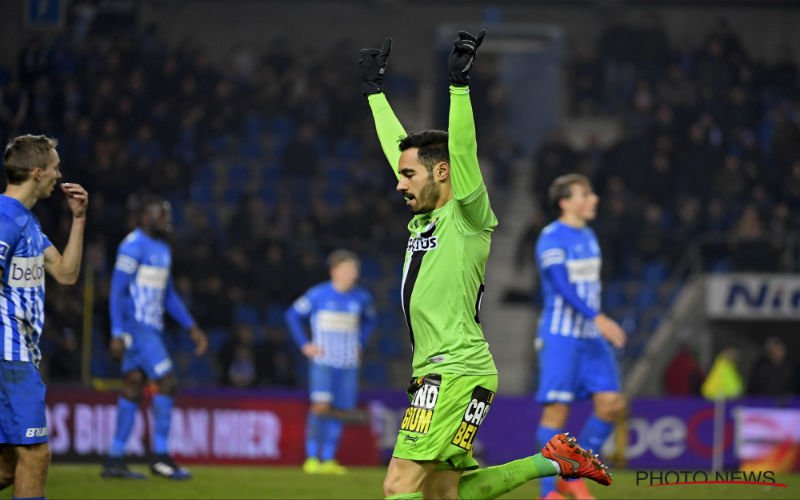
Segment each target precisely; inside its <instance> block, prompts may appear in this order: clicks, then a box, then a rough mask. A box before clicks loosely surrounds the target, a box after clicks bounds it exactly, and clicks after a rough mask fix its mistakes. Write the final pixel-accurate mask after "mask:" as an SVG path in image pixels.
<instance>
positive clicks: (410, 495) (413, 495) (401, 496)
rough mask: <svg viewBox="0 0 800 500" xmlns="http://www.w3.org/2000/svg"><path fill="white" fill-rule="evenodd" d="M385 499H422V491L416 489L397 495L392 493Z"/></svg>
mask: <svg viewBox="0 0 800 500" xmlns="http://www.w3.org/2000/svg"><path fill="white" fill-rule="evenodd" d="M385 498H386V500H422V499H423V496H422V492H421V491H418V492H416V493H400V494H399V495H392V496H390V497H385Z"/></svg>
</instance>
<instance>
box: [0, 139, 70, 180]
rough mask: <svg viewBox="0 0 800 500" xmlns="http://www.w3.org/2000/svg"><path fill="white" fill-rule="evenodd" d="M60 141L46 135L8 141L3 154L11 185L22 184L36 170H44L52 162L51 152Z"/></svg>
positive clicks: (4, 165) (4, 166) (7, 176)
mask: <svg viewBox="0 0 800 500" xmlns="http://www.w3.org/2000/svg"><path fill="white" fill-rule="evenodd" d="M56 146H58V141H57V140H55V139H53V138H50V137H47V136H45V135H30V134H27V135H21V136H19V137H15V138H13V139H11V140H10V141H8V144H7V145H6V150H5V153H4V154H3V168H4V169H5V172H6V178H7V179H8V183H9V184H22V183H23V182H25V181H26V180H28V177H30V175H31V171H32V170H33V169H34V168H37V167H38V168H41V169H44V168H45V167H47V163H48V162H49V161H50V150H51V149H55V148H56Z"/></svg>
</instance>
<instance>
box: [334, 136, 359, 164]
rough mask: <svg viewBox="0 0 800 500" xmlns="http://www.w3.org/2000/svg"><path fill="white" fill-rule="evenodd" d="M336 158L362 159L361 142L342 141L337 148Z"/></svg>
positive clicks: (347, 139) (349, 139)
mask: <svg viewBox="0 0 800 500" xmlns="http://www.w3.org/2000/svg"><path fill="white" fill-rule="evenodd" d="M335 153H336V157H337V158H339V159H340V160H345V161H353V160H360V159H361V142H359V141H358V140H356V139H353V138H345V139H340V140H339V141H338V142H337V143H336V146H335Z"/></svg>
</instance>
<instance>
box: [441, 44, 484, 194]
mask: <svg viewBox="0 0 800 500" xmlns="http://www.w3.org/2000/svg"><path fill="white" fill-rule="evenodd" d="M485 35H486V31H484V30H481V31H480V32H479V33H478V35H477V36H473V35H471V34H469V33H467V32H466V31H459V32H458V38H457V39H456V40H455V42H453V50H452V51H451V52H450V57H449V60H448V79H449V80H450V117H449V121H448V131H447V132H448V144H447V147H448V150H449V152H450V169H451V170H450V176H451V182H452V185H453V197H454V198H455V199H456V200H459V201H461V200H464V199H465V198H467V197H469V196H470V195H472V194H473V193H474V192H475V190H476V189H478V188H479V187H481V185H483V176H482V175H481V169H480V167H479V166H478V142H477V138H476V137H475V118H474V117H473V115H472V103H471V102H470V98H469V72H470V70H471V69H472V67H473V65H474V62H475V55H476V53H477V50H478V47H480V46H481V43H483V37H484V36H485Z"/></svg>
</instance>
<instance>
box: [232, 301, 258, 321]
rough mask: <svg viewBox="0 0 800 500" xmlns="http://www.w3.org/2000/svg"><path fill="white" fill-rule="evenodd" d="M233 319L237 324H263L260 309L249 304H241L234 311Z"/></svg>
mask: <svg viewBox="0 0 800 500" xmlns="http://www.w3.org/2000/svg"><path fill="white" fill-rule="evenodd" d="M233 319H234V321H235V322H236V323H244V324H246V325H251V326H258V325H260V324H261V315H260V314H259V313H258V309H256V308H255V307H253V306H250V305H248V304H239V305H237V306H236V307H235V308H234V309H233Z"/></svg>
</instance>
